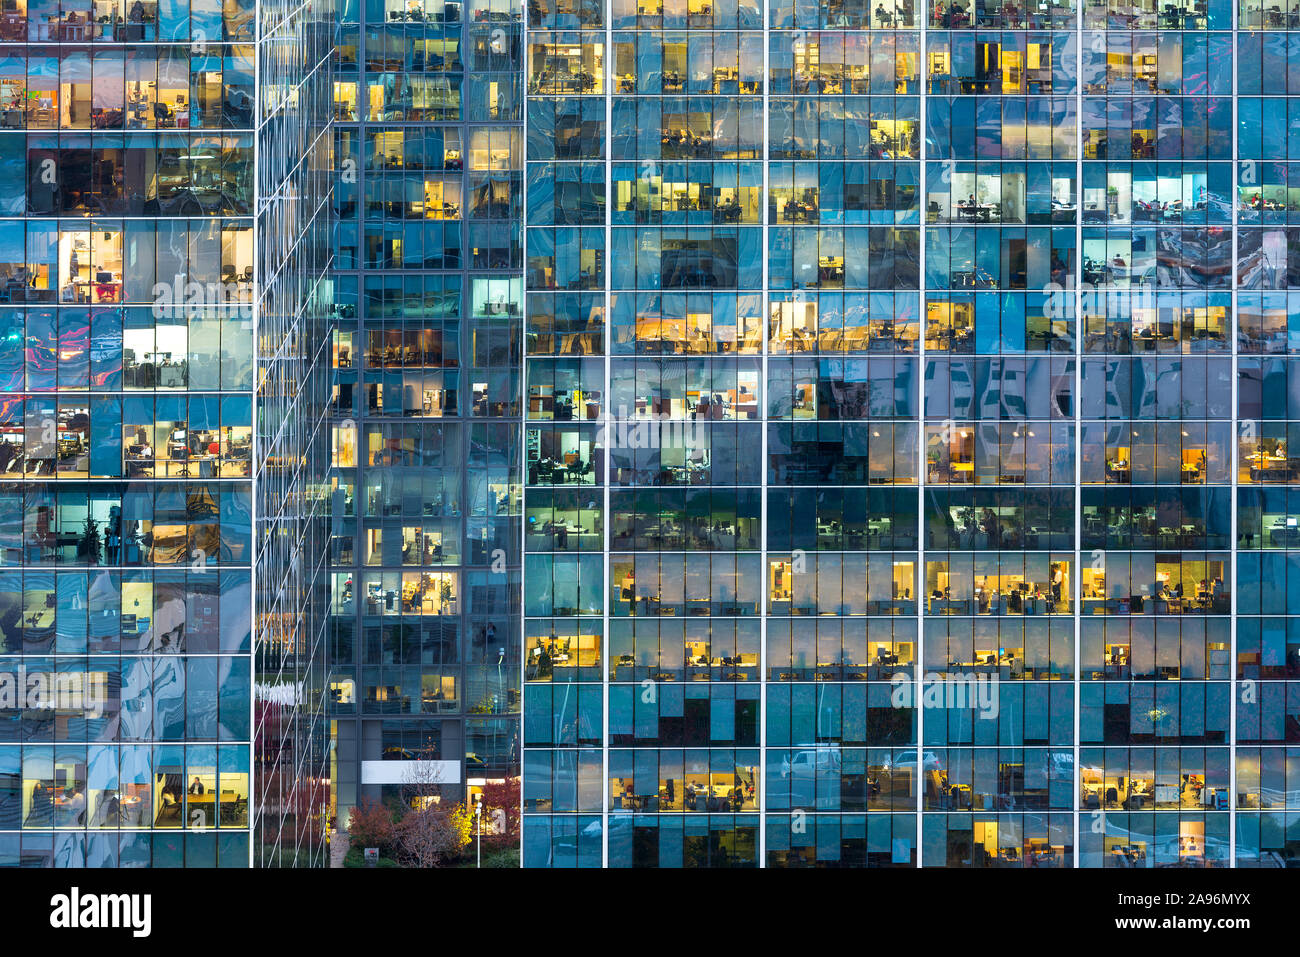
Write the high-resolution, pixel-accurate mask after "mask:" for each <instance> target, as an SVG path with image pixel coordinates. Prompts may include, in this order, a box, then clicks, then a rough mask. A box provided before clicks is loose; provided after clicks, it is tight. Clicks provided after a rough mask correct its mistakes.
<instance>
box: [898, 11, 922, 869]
mask: <svg viewBox="0 0 1300 957" xmlns="http://www.w3.org/2000/svg"><path fill="white" fill-rule="evenodd" d="M913 9H915V10H917V11H918V15H919V20H920V23H919V29H918V34H917V35H918V43H917V49H918V53H917V65H916V73H917V95H918V97H919V100H920V111H919V114H918V117H919V118H918V120H917V122H918V123H919V124H920V130H919V131H918V134H919V135H918V137H917V139H918V147H919V150H920V157H919V163H920V169H919V179H920V181H921V191H922V196H924V194H925V188H926V183H927V182H928V180H929V176H928V173H927V170H926V160H927V158H928V157H929V150H928V149H927V147H926V143H927V141H928V136H927V135H926V134H927V127H926V104H927V102H928V100H929V89H928V86H929V83H928V80H929V72H930V71H929V60H928V56H927V53H928V51H927V47H926V44H927V36H928V34H927V21H928V20H929V6H928V5H927V6H925V7H924V8H922V6H921V5H920V4H917V5H916V6H914V7H913ZM895 23H897V20H895ZM895 36H897V34H895ZM917 218H918V224H917V269H918V270H919V272H920V275H919V276H918V282H917V288H918V290H919V292H918V296H919V297H920V303H919V304H918V306H919V322H920V335H919V336H917V340H916V341H917V386H916V403H917V406H916V421H917V440H916V441H917V450H916V569H915V571H914V573H913V588H914V591H913V594H914V595H916V643H915V648H916V654H915V656H914V659H915V660H914V661H913V665H912V706H913V710H914V711H915V712H916V779H915V780H916V795H915V800H916V866H917V868H920V867H922V866H924V861H923V860H922V848H923V847H924V846H925V840H924V834H923V831H922V828H923V826H924V824H925V817H924V814H923V811H922V808H923V807H924V805H925V796H924V793H923V791H924V788H923V786H922V784H921V779H922V775H923V774H924V773H925V708H924V706H923V704H922V702H923V700H924V695H923V693H922V684H923V672H922V668H923V666H924V661H925V655H924V648H925V586H926V574H925V477H926V464H925V463H926V432H925V371H926V368H925V362H926V357H925V334H926V315H927V309H926V298H927V297H926V279H925V275H926V273H925V230H926V221H925V206H924V204H922V205H920V206H918V209H917Z"/></svg>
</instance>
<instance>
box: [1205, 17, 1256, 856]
mask: <svg viewBox="0 0 1300 957" xmlns="http://www.w3.org/2000/svg"><path fill="white" fill-rule="evenodd" d="M1238 8H1239V4H1237V3H1234V4H1232V192H1231V200H1232V275H1231V282H1232V285H1231V287H1230V290H1231V291H1230V292H1229V296H1230V304H1231V309H1232V329H1231V334H1232V367H1231V368H1232V412H1231V416H1232V417H1231V422H1232V449H1231V452H1230V455H1229V456H1228V460H1229V463H1230V467H1231V470H1232V471H1231V475H1230V476H1229V478H1230V479H1231V481H1232V508H1231V511H1230V513H1229V523H1230V535H1231V537H1230V538H1229V541H1228V547H1229V549H1231V551H1230V553H1229V556H1228V558H1229V562H1228V572H1227V573H1226V574H1228V575H1230V576H1231V577H1230V578H1229V579H1228V582H1229V587H1228V601H1229V603H1230V609H1229V610H1230V612H1231V615H1230V617H1229V619H1228V628H1229V639H1228V641H1229V644H1228V647H1229V651H1228V691H1229V694H1230V695H1231V697H1232V703H1231V706H1230V707H1229V709H1228V866H1229V867H1236V866H1237V704H1238V697H1239V692H1238V690H1237V588H1238V581H1237V548H1238V544H1237V518H1238V515H1237V512H1238V502H1237V495H1238V491H1237V485H1238V479H1239V474H1240V473H1239V469H1240V466H1239V464H1238V462H1237V457H1238V455H1239V454H1240V451H1241V441H1240V436H1241V421H1240V416H1241V410H1240V407H1239V406H1238V404H1237V403H1238V392H1237V365H1238V337H1237V329H1238V328H1239V324H1240V314H1239V312H1238V292H1237V262H1238V259H1237V254H1238V253H1237V251H1238V248H1239V238H1238V235H1237V233H1238V226H1237V220H1238V216H1237V212H1238V206H1239V205H1240V203H1239V199H1238V195H1237V192H1238V191H1237V178H1238V170H1239V169H1240V161H1239V159H1238V156H1239V152H1238V142H1237V133H1238V131H1237V38H1238V36H1239V34H1238V33H1237V29H1238V20H1237V18H1238V13H1239V9H1238ZM1206 26H1207V27H1208V26H1209V24H1208V23H1207V24H1206ZM1206 208H1207V210H1208V208H1209V202H1208V196H1207V202H1206ZM1263 544H1264V542H1263V540H1262V536H1261V540H1260V545H1261V546H1263ZM1207 770H1208V769H1207ZM1260 852H1261V855H1262V852H1263V847H1261V848H1260Z"/></svg>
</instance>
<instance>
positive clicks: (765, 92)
mask: <svg viewBox="0 0 1300 957" xmlns="http://www.w3.org/2000/svg"><path fill="white" fill-rule="evenodd" d="M761 14H762V17H763V22H762V25H761V26H762V30H763V34H762V36H763V76H762V79H761V80H760V82H761V84H762V86H761V89H762V96H763V144H762V165H763V192H762V194H761V197H760V202H761V203H762V208H761V209H760V211H759V216H760V217H761V219H760V221H761V222H762V226H761V229H762V236H761V244H762V248H761V250H760V254H761V256H762V258H763V275H762V286H761V289H762V293H761V295H760V296H759V303H760V306H759V309H760V313H759V348H760V349H761V350H762V351H761V355H762V360H761V361H762V367H763V381H762V382H761V383H759V387H758V396H759V406H758V420H759V424H760V427H761V429H762V437H761V439H760V441H761V444H762V455H763V458H762V462H761V465H760V472H759V482H761V483H762V484H761V486H760V493H759V528H760V529H761V531H762V534H761V537H760V539H759V543H758V544H759V574H760V575H762V578H763V581H762V585H761V586H760V591H759V602H760V605H759V619H758V628H759V635H758V682H759V684H758V713H759V722H758V780H759V787H758V866H759V867H767V789H768V785H769V782H768V780H767V677H768V676H767V665H768V662H767V616H768V614H769V612H770V610H771V597H772V596H771V591H770V584H769V577H768V573H769V567H768V557H767V533H768V524H767V493H768V486H767V468H768V454H769V453H768V446H767V430H768V423H767V408H768V405H767V403H768V394H767V384H768V381H769V380H768V377H767V360H768V323H769V317H770V315H771V306H770V304H769V303H768V280H767V270H768V262H767V243H768V227H769V226H770V223H769V222H768V216H767V210H768V170H769V164H770V162H771V160H770V157H769V155H768V154H769V152H770V147H769V145H768V125H769V113H768V107H769V103H768V100H769V97H770V96H771V93H772V89H771V73H770V66H771V42H772V31H771V29H770V28H771V19H770V16H771V12H770V9H769V6H768V4H763V9H762V11H761ZM737 27H739V24H737ZM736 47H737V49H739V48H740V34H739V32H737V35H736ZM737 321H739V316H737ZM737 333H738V334H739V333H740V330H739V329H738V330H737Z"/></svg>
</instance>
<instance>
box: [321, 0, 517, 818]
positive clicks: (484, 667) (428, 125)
mask: <svg viewBox="0 0 1300 957" xmlns="http://www.w3.org/2000/svg"><path fill="white" fill-rule="evenodd" d="M522 22H523V21H522V10H521V9H520V8H519V7H518V6H517V5H516V4H512V3H510V2H508V0H469V2H452V0H449V2H444V0H364V2H357V0H350V2H347V3H344V4H342V5H341V6H340V8H339V12H338V25H337V37H336V42H335V83H334V110H335V123H336V134H335V136H336V144H337V145H336V150H335V176H336V181H335V211H336V223H335V267H336V268H335V273H334V280H333V281H334V290H335V302H334V306H335V313H336V322H337V326H336V328H337V331H336V333H335V337H334V342H333V354H332V366H333V370H334V377H335V378H334V383H335V384H334V393H333V401H332V405H331V420H330V421H331V428H332V434H333V471H332V481H333V486H332V494H333V512H332V532H331V542H332V545H331V556H330V562H331V606H330V620H331V639H330V641H331V645H330V647H331V659H330V660H331V668H332V702H333V706H332V718H333V724H334V732H335V736H336V745H337V746H336V751H335V756H334V774H335V777H334V780H335V784H336V790H337V794H336V798H337V800H336V804H335V814H336V818H337V821H338V822H339V825H340V826H345V825H346V821H347V816H348V811H349V809H350V808H352V807H354V806H356V805H357V804H358V803H360V802H361V801H363V800H366V799H369V800H372V801H391V802H397V803H401V802H405V801H408V800H409V799H410V798H411V794H410V793H408V792H409V791H410V790H412V787H411V786H412V785H413V784H414V783H417V782H418V784H419V787H418V788H416V789H415V790H418V791H419V794H418V795H417V796H418V797H420V798H421V799H427V798H428V797H429V796H430V792H436V793H437V797H438V798H439V799H443V800H447V801H459V800H462V799H464V798H465V797H466V794H467V792H472V791H473V790H474V789H476V788H477V787H479V786H481V785H482V784H483V783H485V782H488V781H499V780H502V779H504V778H506V777H517V776H518V774H519V762H520V755H519V744H518V734H519V732H518V727H519V718H518V715H519V675H520V663H519V648H520V640H519V629H520V618H519V611H518V608H519V576H520V555H519V551H520V534H519V521H520V511H521V489H520V480H519V463H520V460H521V453H520V449H521V447H522V433H521V425H520V422H521V419H520V415H521V396H520V362H521V359H520V353H521V342H522V314H523V280H522V268H523V267H522V259H523V245H522V215H521V209H522V204H523V188H522V177H523V159H522V155H523V144H522V124H523V121H522V89H523V72H522V66H521V54H522V48H521V43H522V30H523V28H522Z"/></svg>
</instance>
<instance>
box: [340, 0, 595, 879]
mask: <svg viewBox="0 0 1300 957" xmlns="http://www.w3.org/2000/svg"><path fill="white" fill-rule="evenodd" d="M361 6H362V8H363V9H362V16H363V17H364V15H365V14H364V6H365V5H364V4H362V5H361ZM528 27H529V21H528V9H527V5H524V6H523V8H522V17H521V19H520V23H519V56H520V70H521V71H522V72H523V83H522V87H523V95H522V98H521V99H522V101H523V106H522V108H521V109H520V113H521V116H520V133H519V137H520V143H519V145H520V150H521V155H520V157H519V169H520V176H519V179H520V185H521V189H520V197H519V209H520V226H519V233H520V239H521V240H522V242H523V247H524V262H525V264H526V263H527V260H528V256H527V251H528ZM365 32H366V31H365V26H364V24H363V26H362V27H361V33H362V35H363V36H364V34H365ZM358 132H360V128H359V127H358ZM360 142H361V141H360V140H358V149H360ZM466 146H468V144H466ZM466 152H468V150H463V151H462V153H461V155H462V156H464V155H465V153H466ZM461 165H462V166H464V165H465V164H464V163H463V162H462V163H461ZM362 195H363V196H364V193H363V194H362ZM523 279H524V281H523V283H522V284H521V286H520V293H519V294H520V295H521V296H522V297H523V301H522V302H521V303H520V304H519V316H520V322H519V338H520V343H519V346H520V348H519V394H520V396H522V398H523V408H522V409H520V411H519V436H518V440H519V475H518V478H519V508H520V512H521V516H520V520H519V595H520V607H519V738H518V741H519V845H520V846H519V866H520V867H521V868H522V867H523V866H524V850H523V843H524V824H525V821H527V820H528V819H527V818H525V817H524V788H523V782H524V746H525V745H526V744H527V742H526V741H525V740H524V691H525V690H526V689H527V687H528V638H527V635H528V618H527V616H526V615H525V614H524V608H523V596H524V594H526V592H525V590H524V575H525V574H526V573H527V569H528V562H527V561H526V560H525V556H526V555H527V554H528V531H527V529H528V521H527V519H526V518H525V517H524V514H526V509H525V502H524V499H525V497H526V495H527V488H528V373H529V372H530V371H531V368H530V362H529V359H528V270H527V268H526V265H525V269H524V276H523ZM553 312H554V310H552V313H553ZM363 375H364V373H363ZM364 381H365V380H364V378H363V379H362V382H363V383H364ZM508 487H509V483H507V488H508ZM359 525H360V522H359V520H358V527H359ZM602 637H603V636H602ZM604 645H605V642H604V641H603V640H602V642H601V646H602V647H601V651H602V653H603V652H604ZM602 673H603V672H602ZM359 739H360V731H359V729H358V740H359Z"/></svg>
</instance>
